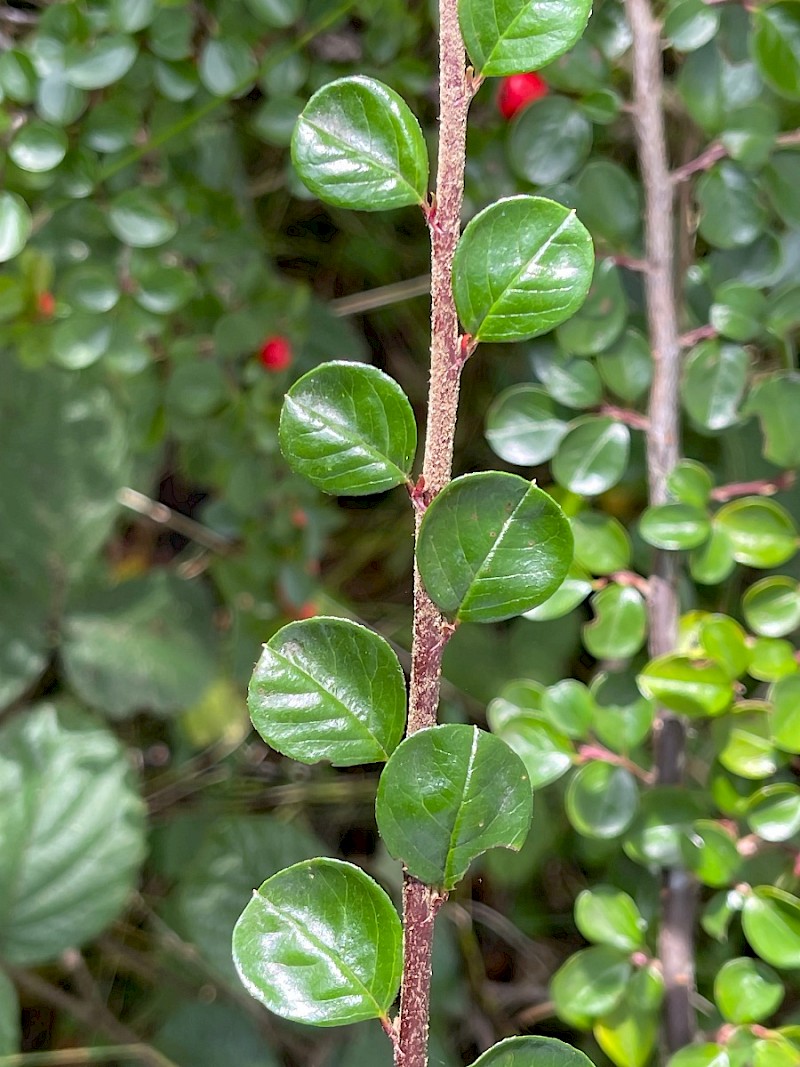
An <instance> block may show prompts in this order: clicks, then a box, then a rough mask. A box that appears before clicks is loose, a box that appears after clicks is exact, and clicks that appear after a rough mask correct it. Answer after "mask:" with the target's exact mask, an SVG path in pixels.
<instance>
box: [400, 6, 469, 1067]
mask: <svg viewBox="0 0 800 1067" xmlns="http://www.w3.org/2000/svg"><path fill="white" fill-rule="evenodd" d="M471 98H472V86H471V83H470V80H469V78H468V76H467V69H466V53H465V50H464V42H463V40H462V38H461V30H460V28H459V25H458V9H457V0H439V161H438V170H437V178H436V197H435V201H434V202H433V204H432V206H431V211H430V215H429V228H430V234H431V373H430V387H429V391H428V424H427V431H426V436H425V456H424V459H423V465H422V479H423V481H422V485H421V491H420V492H419V494H418V496H417V499H416V503H417V512H416V530H417V533H418V532H419V524H420V522H421V520H422V515H423V513H424V508H425V506H426V505H427V504H428V503H429V502H430V501H431V500H432V499H433V497H434V496H436V494H437V493H438V492H440V491H441V490H442V489H443V488H444V487H445V485H447V483H448V482H449V481H450V476H451V472H452V463H453V441H454V438H455V430H456V415H457V412H458V391H459V383H460V379H461V368H462V366H463V362H464V358H463V354H462V351H461V338H460V335H459V329H458V315H457V314H456V308H455V302H454V300H453V288H452V269H453V256H454V255H455V250H456V245H457V243H458V238H459V236H460V233H461V203H462V200H463V195H464V164H465V157H466V139H467V112H468V110H469V103H470V100H471ZM450 632H451V627H450V625H449V624H448V621H447V620H446V619H445V618H444V616H443V615H442V614H441V612H440V611H439V610H438V609H437V607H436V606H435V605H434V604H433V602H432V601H431V599H430V597H429V596H428V594H427V593H426V592H425V589H424V587H423V585H422V581H421V579H420V575H419V570H418V569H417V567H416V564H415V567H414V635H413V641H412V648H411V685H410V692H409V707H408V727H407V733H408V734H412V733H415V732H416V731H417V730H422V729H424V728H425V727H426V726H434V725H435V724H436V714H437V710H438V707H439V688H440V682H441V672H442V655H443V653H444V647H445V644H446V643H447V638H448V636H449V634H450ZM443 899H444V898H443V897H442V896H441V895H440V894H439V893H437V892H436V890H434V889H432V888H431V887H430V886H426V885H424V884H423V883H422V882H419V881H418V880H417V879H416V878H412V877H410V876H409V875H406V876H405V879H404V883H403V949H404V956H403V983H402V988H401V993H400V1017H399V1020H398V1040H397V1043H396V1045H395V1065H396V1067H426V1065H427V1062H428V1017H429V1012H430V983H431V950H432V947H433V924H434V919H435V917H436V912H437V910H438V908H439V906H440V905H441V903H442V901H443Z"/></svg>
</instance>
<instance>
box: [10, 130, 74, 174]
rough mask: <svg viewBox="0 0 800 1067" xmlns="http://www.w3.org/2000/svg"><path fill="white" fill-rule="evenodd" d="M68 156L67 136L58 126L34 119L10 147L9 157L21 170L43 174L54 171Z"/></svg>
mask: <svg viewBox="0 0 800 1067" xmlns="http://www.w3.org/2000/svg"><path fill="white" fill-rule="evenodd" d="M66 154H67V135H66V134H65V133H64V131H63V130H60V129H58V127H56V126H49V125H48V124H47V123H46V122H40V121H38V120H36V119H33V120H32V121H30V122H26V123H25V125H24V126H23V127H22V129H21V130H20V131H19V133H17V134H16V135H15V137H14V139H13V140H12V141H11V144H10V145H9V146H8V155H9V158H10V159H11V161H12V162H13V163H15V164H16V165H17V166H18V167H19V168H20V170H26V171H29V172H30V173H31V174H43V173H46V172H47V171H50V170H53V168H54V167H57V166H58V164H59V163H60V162H61V161H62V159H63V158H64V156H65V155H66Z"/></svg>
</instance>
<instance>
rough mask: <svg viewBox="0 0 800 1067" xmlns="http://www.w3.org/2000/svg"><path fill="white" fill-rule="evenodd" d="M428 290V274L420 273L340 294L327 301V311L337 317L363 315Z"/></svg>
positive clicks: (429, 283)
mask: <svg viewBox="0 0 800 1067" xmlns="http://www.w3.org/2000/svg"><path fill="white" fill-rule="evenodd" d="M430 290H431V276H430V274H420V275H418V276H417V277H416V278H405V279H404V280H403V281H402V282H392V283H391V285H380V286H378V288H377V289H367V290H366V291H365V292H363V293H353V294H352V295H350V296H340V297H339V298H338V299H337V300H331V301H329V303H328V311H330V312H331V314H333V315H336V316H337V318H346V317H347V316H348V315H363V313H364V312H365V311H375V310H376V309H377V308H384V307H390V306H391V305H392V304H400V303H402V302H403V301H404V300H411V299H413V298H414V297H416V296H425V294H426V293H429V292H430Z"/></svg>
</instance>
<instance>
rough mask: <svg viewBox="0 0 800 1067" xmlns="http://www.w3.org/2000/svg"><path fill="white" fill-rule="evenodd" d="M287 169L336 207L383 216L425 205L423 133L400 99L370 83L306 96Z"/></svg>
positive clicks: (333, 85) (338, 84) (343, 84)
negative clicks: (390, 211)
mask: <svg viewBox="0 0 800 1067" xmlns="http://www.w3.org/2000/svg"><path fill="white" fill-rule="evenodd" d="M292 162H293V163H294V166H295V168H296V170H297V172H298V174H299V175H300V177H301V178H302V180H303V181H304V182H305V184H306V185H307V186H308V188H309V189H310V190H311V192H312V193H314V194H315V195H316V196H318V197H319V198H320V200H325V201H326V202H327V203H329V204H334V205H336V206H337V207H349V208H355V209H357V210H361V211H382V210H386V209H388V208H396V207H404V206H405V205H408V204H421V203H423V202H424V200H425V196H426V192H427V187H428V151H427V148H426V146H425V140H424V138H423V136H422V130H421V129H420V127H419V123H418V122H417V120H416V119H415V118H414V116H413V115H412V113H411V111H410V110H409V109H408V105H407V104H406V103H405V101H404V100H403V99H402V97H400V96H398V95H397V93H396V92H395V91H394V90H393V89H390V88H389V87H388V86H386V85H383V83H382V82H379V81H375V80H374V79H373V78H365V77H361V76H358V77H352V78H340V79H339V80H338V81H334V82H330V83H329V84H328V85H324V86H323V87H322V88H321V89H319V90H318V91H317V92H316V93H315V94H314V95H313V96H312V97H311V99H310V100H309V102H308V104H307V105H306V107H305V109H304V111H303V113H302V115H301V116H300V118H299V120H298V122H297V126H296V127H295V131H294V135H293V137H292Z"/></svg>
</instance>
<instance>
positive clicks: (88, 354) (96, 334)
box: [53, 312, 111, 370]
mask: <svg viewBox="0 0 800 1067" xmlns="http://www.w3.org/2000/svg"><path fill="white" fill-rule="evenodd" d="M110 343H111V323H110V322H109V321H108V319H107V318H103V317H101V316H99V315H87V314H82V313H80V312H78V313H76V314H74V315H71V316H70V317H69V318H68V319H64V320H63V321H62V322H59V323H58V324H57V325H56V327H55V329H54V330H53V355H54V357H55V362H56V363H58V364H59V366H61V367H66V368H67V370H84V369H85V368H86V367H91V366H92V364H93V363H97V361H98V360H99V359H101V358H102V357H103V356H104V355H105V354H106V352H107V351H108V346H109V345H110Z"/></svg>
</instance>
